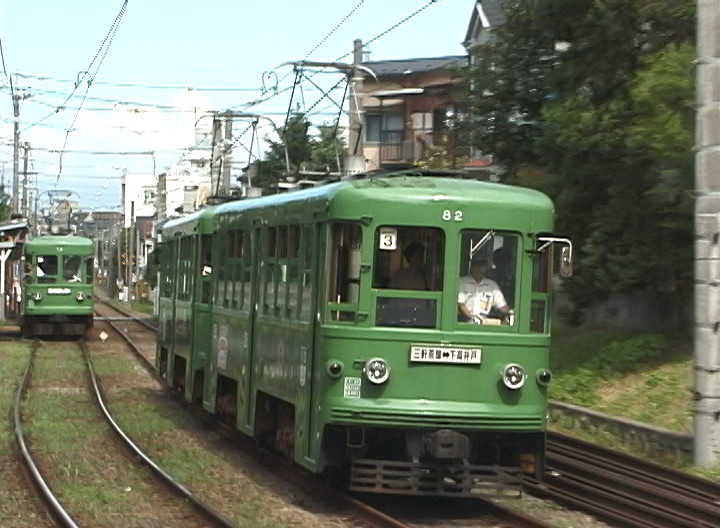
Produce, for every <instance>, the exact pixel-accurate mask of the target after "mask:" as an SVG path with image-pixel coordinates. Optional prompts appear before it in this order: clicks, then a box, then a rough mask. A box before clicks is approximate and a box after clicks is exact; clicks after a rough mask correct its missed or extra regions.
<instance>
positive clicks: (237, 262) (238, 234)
mask: <svg viewBox="0 0 720 528" xmlns="http://www.w3.org/2000/svg"><path fill="white" fill-rule="evenodd" d="M243 236H244V233H243V231H242V230H240V229H235V230H233V231H230V232H228V240H227V249H228V252H229V258H228V261H227V264H228V265H227V273H228V279H229V287H228V292H227V293H226V294H225V299H226V302H227V301H230V303H231V307H232V308H233V309H234V310H238V309H240V308H241V307H242V299H243V297H242V289H243V282H242V268H243Z"/></svg>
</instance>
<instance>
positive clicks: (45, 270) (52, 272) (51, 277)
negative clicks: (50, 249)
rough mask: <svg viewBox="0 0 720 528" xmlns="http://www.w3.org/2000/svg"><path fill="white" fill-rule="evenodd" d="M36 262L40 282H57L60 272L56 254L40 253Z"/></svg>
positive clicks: (36, 273) (36, 274) (36, 271)
mask: <svg viewBox="0 0 720 528" xmlns="http://www.w3.org/2000/svg"><path fill="white" fill-rule="evenodd" d="M35 263H36V265H35V276H36V277H37V281H38V282H40V283H52V282H55V280H56V275H57V272H58V258H57V256H56V255H38V256H37V257H36V259H35Z"/></svg>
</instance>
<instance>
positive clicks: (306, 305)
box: [299, 226, 315, 321]
mask: <svg viewBox="0 0 720 528" xmlns="http://www.w3.org/2000/svg"><path fill="white" fill-rule="evenodd" d="M301 233H302V241H301V243H300V248H301V250H300V252H301V259H300V261H299V263H301V264H302V280H301V281H300V292H301V293H300V297H301V299H302V301H301V302H300V319H302V320H303V321H307V320H309V319H310V318H311V317H312V303H313V298H312V293H313V276H312V272H313V262H314V260H313V259H314V255H315V246H314V241H313V226H303V227H302V230H301Z"/></svg>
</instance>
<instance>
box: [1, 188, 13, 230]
mask: <svg viewBox="0 0 720 528" xmlns="http://www.w3.org/2000/svg"><path fill="white" fill-rule="evenodd" d="M11 211H12V210H11V209H10V196H9V195H8V194H6V193H5V187H4V186H0V222H2V221H5V220H9V219H10V213H11Z"/></svg>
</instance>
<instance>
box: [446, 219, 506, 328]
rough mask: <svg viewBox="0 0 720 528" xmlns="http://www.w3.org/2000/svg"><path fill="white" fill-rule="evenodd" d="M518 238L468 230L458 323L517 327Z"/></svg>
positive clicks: (462, 257) (463, 244)
mask: <svg viewBox="0 0 720 528" xmlns="http://www.w3.org/2000/svg"><path fill="white" fill-rule="evenodd" d="M517 248H518V236H517V235H514V234H511V233H503V232H499V231H492V230H465V231H463V232H462V238H461V246H460V272H459V280H458V292H457V307H458V321H459V322H461V323H470V324H479V325H513V324H514V314H513V306H514V304H515V284H516V280H515V279H516V275H517V255H518V252H517Z"/></svg>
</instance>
